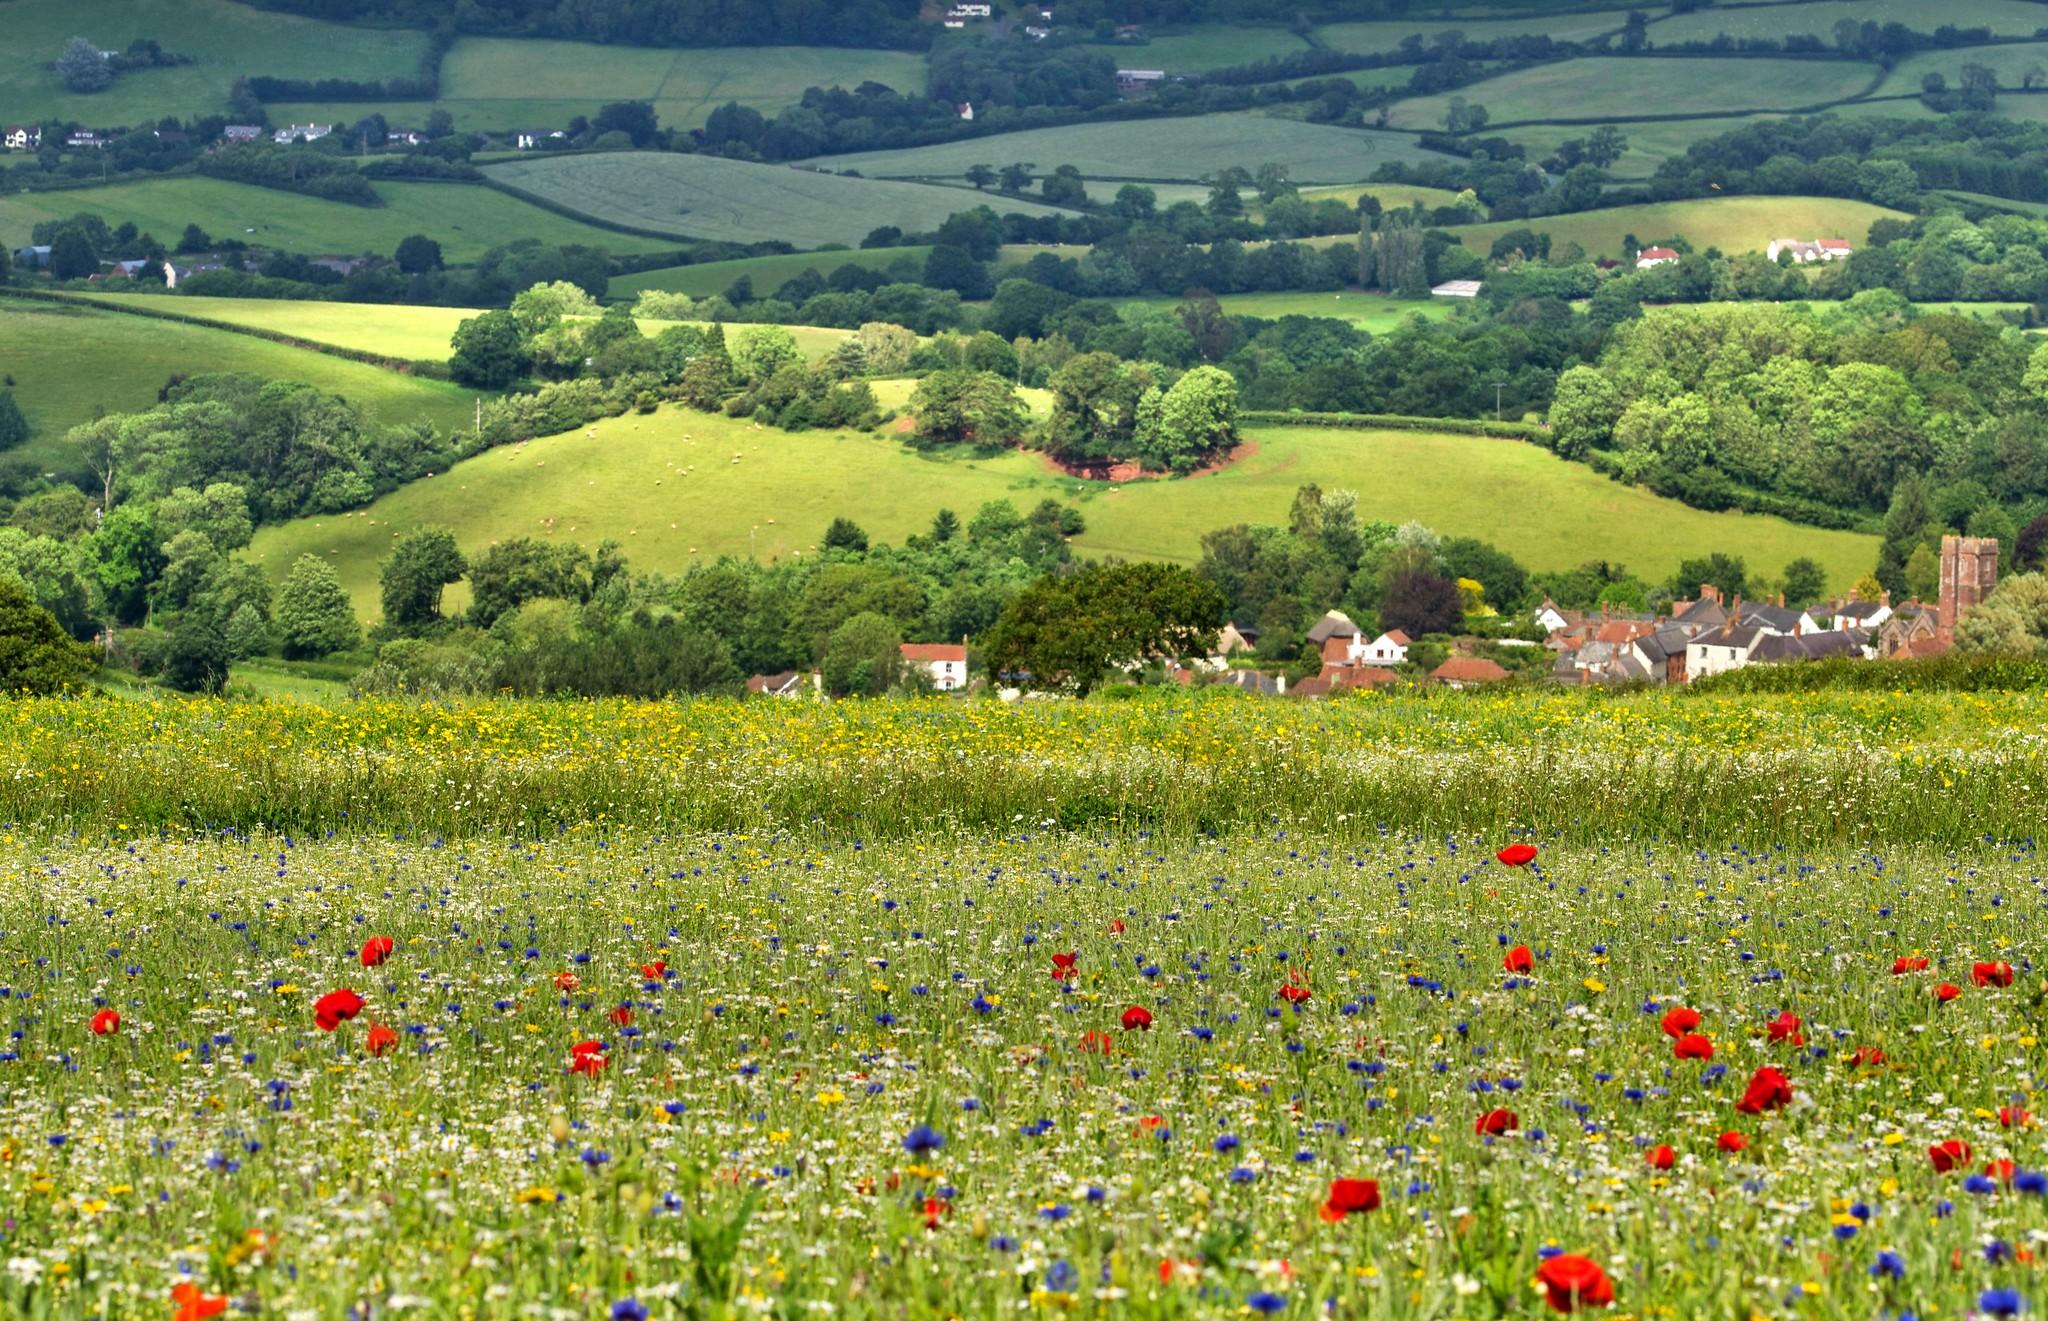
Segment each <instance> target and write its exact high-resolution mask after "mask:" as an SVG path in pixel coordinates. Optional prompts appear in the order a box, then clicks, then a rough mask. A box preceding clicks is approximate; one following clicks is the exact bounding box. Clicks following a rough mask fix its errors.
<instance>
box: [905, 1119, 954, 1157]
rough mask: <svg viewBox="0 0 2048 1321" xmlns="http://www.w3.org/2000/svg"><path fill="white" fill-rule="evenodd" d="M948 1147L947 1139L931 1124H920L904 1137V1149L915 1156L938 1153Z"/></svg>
mask: <svg viewBox="0 0 2048 1321" xmlns="http://www.w3.org/2000/svg"><path fill="white" fill-rule="evenodd" d="M945 1145H946V1139H945V1138H944V1137H943V1136H941V1135H940V1133H939V1131H938V1130H937V1129H935V1128H933V1127H931V1125H929V1124H919V1125H918V1126H917V1127H916V1128H913V1129H911V1130H910V1131H909V1132H908V1133H905V1134H904V1135H903V1149H904V1150H905V1151H907V1152H909V1153H910V1154H911V1155H913V1156H922V1155H924V1154H925V1153H926V1152H928V1151H937V1150H938V1149H939V1148H940V1147H943V1146H945Z"/></svg>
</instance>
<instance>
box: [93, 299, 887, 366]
mask: <svg viewBox="0 0 2048 1321" xmlns="http://www.w3.org/2000/svg"><path fill="white" fill-rule="evenodd" d="M91 297H92V299H93V301H94V302H98V303H104V304H107V305H108V306H112V307H119V306H122V305H123V304H135V305H140V306H143V307H149V308H165V309H168V310H171V311H177V312H184V313H187V314H189V315H191V316H202V317H206V318H208V319H210V320H215V321H228V322H233V323H234V324H235V325H238V326H249V327H251V328H253V329H256V330H269V331H277V332H280V333H283V334H287V335H292V336H295V337H297V338H300V339H304V340H308V341H310V342H312V343H316V344H332V345H335V346H336V347H338V348H344V349H358V350H361V351H362V352H365V353H383V354H390V355H392V356H394V357H400V358H411V359H415V360H424V361H430V362H440V361H444V360H446V358H447V357H448V355H449V353H450V352H452V347H453V346H452V344H451V340H452V338H453V336H454V334H455V328H456V327H457V326H459V325H461V324H462V323H463V322H464V321H466V320H468V319H469V318H471V317H473V316H477V315H478V314H479V313H478V312H477V310H475V309H473V308H464V307H411V306H405V305H402V304H385V303H323V302H304V301H297V300H293V299H282V298H279V299H271V298H194V297H191V296H188V295H175V296H167V295H162V294H99V295H92V296H91ZM670 324H671V323H670V322H667V321H653V320H642V321H641V322H640V326H641V329H643V330H644V331H646V333H648V334H650V335H656V334H659V333H661V331H662V330H664V329H666V328H667V327H668V326H669V325H670ZM745 328H746V327H745V326H744V325H742V324H738V323H735V324H733V325H732V326H730V327H729V328H728V329H729V332H730V333H738V332H740V331H742V330H744V329H745ZM788 329H789V332H790V333H791V334H792V335H794V336H795V337H796V342H797V347H798V348H800V349H802V350H803V351H804V352H805V353H807V354H809V355H811V356H812V357H814V358H815V357H821V356H823V355H824V354H826V353H829V352H831V351H832V349H833V348H834V347H836V346H837V345H838V343H839V342H840V341H841V340H843V339H845V338H846V337H847V335H848V334H850V333H851V332H849V331H844V330H831V329H826V328H823V327H817V326H791V327H788Z"/></svg>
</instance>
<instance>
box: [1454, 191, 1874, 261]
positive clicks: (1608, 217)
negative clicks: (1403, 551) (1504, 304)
mask: <svg viewBox="0 0 2048 1321" xmlns="http://www.w3.org/2000/svg"><path fill="white" fill-rule="evenodd" d="M1902 216H1903V213H1902V212H1898V211H1888V210H1886V209H1885V208H1884V207H1881V206H1875V205H1873V204H1871V203H1869V202H1856V201H1851V200H1849V199H1847V198H1840V197H1707V198H1696V199H1693V200H1691V201H1685V202H1652V203H1649V204H1648V205H1644V206H1617V207H1610V208H1609V209H1607V210H1605V211H1580V212H1577V213H1574V214H1572V215H1564V216H1543V217H1540V218H1538V219H1534V220H1514V221H1508V220H1497V221H1493V222H1491V223H1489V224H1484V225H1462V226H1460V227H1459V228H1458V229H1457V230H1456V231H1455V232H1456V233H1457V235H1458V237H1459V238H1461V239H1463V240H1464V243H1465V246H1466V247H1468V248H1470V249H1471V250H1472V251H1474V252H1476V253H1479V254H1480V255H1481V256H1484V255H1486V253H1487V252H1488V251H1489V250H1490V248H1491V247H1492V244H1493V241H1494V239H1496V238H1498V237H1499V236H1500V235H1502V234H1504V233H1506V232H1507V231H1508V230H1511V229H1523V228H1527V229H1535V230H1538V231H1542V232H1545V233H1548V234H1549V235H1550V238H1551V242H1552V244H1553V246H1556V245H1562V244H1564V243H1566V242H1576V243H1577V244H1578V245H1579V246H1580V247H1582V248H1584V249H1585V250H1586V255H1587V256H1589V257H1623V256H1627V255H1628V254H1627V253H1626V252H1625V251H1624V250H1623V244H1622V239H1623V236H1625V235H1628V234H1634V235H1635V236H1636V237H1637V238H1638V239H1640V240H1641V241H1643V242H1644V243H1653V242H1655V241H1656V240H1658V239H1661V238H1670V237H1672V236H1674V235H1676V236H1678V237H1680V238H1683V239H1685V240H1686V241H1687V242H1688V243H1690V244H1692V246H1693V248H1694V249H1695V250H1696V251H1699V252H1704V251H1706V250H1707V249H1708V248H1710V247H1713V248H1719V249H1721V251H1723V252H1726V253H1731V254H1733V253H1740V252H1762V251H1763V250H1764V249H1766V248H1768V247H1769V246H1770V243H1771V240H1772V239H1775V238H1846V239H1848V240H1849V241H1851V242H1852V243H1858V244H1860V243H1861V242H1862V241H1863V238H1864V236H1865V235H1866V234H1868V233H1869V232H1870V227H1871V225H1872V224H1874V223H1875V222H1877V221H1879V220H1883V219H1887V218H1889V219H1900V218H1902Z"/></svg>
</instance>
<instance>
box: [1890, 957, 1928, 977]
mask: <svg viewBox="0 0 2048 1321" xmlns="http://www.w3.org/2000/svg"><path fill="white" fill-rule="evenodd" d="M1926 971H1927V956H1926V955H1924V954H1901V955H1899V957H1897V958H1896V959H1893V960H1892V976H1894V977H1900V976H1904V975H1905V974H1906V973H1909V972H1926Z"/></svg>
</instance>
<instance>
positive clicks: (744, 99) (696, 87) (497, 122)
mask: <svg viewBox="0 0 2048 1321" xmlns="http://www.w3.org/2000/svg"><path fill="white" fill-rule="evenodd" d="M863 82H878V83H882V84H884V85H886V86H889V87H893V88H895V89H896V90H897V91H899V92H904V93H907V94H916V93H921V92H923V91H924V84H925V68H924V56H922V55H916V54H910V53H907V52H903V51H878V50H850V49H845V48H842V47H836V46H750V47H739V48H736V49H729V50H655V49H648V48H646V47H635V46H601V45H597V44H594V43H590V42H581V41H543V40H530V39H524V40H514V39H510V38H498V37H465V38H463V39H462V40H460V41H458V42H456V43H455V46H454V49H452V50H450V51H449V52H448V57H447V59H446V60H444V61H443V62H442V65H441V97H440V99H439V100H437V101H434V102H431V103H428V102H418V101H415V102H400V103H395V104H389V105H381V106H370V105H365V104H363V103H361V102H345V103H338V104H327V103H280V104H278V105H275V106H272V107H270V111H271V117H272V118H273V119H283V118H286V117H290V118H292V119H294V120H295V121H308V120H318V121H327V120H334V119H351V120H352V119H360V118H361V117H362V116H363V115H365V114H367V113H369V112H370V111H371V110H373V109H376V110H382V111H383V113H384V114H385V115H386V116H387V117H390V118H391V119H392V120H393V122H395V123H403V124H410V125H413V126H415V127H416V126H418V125H419V124H421V123H424V122H425V120H426V117H427V114H428V112H429V111H431V110H436V109H439V110H446V111H448V112H449V113H450V114H452V115H454V116H455V122H456V125H457V126H458V127H460V128H462V129H463V130H464V131H466V132H487V133H488V132H502V131H505V130H509V129H533V128H545V129H555V128H560V127H562V126H563V125H565V124H567V123H568V122H569V121H570V120H571V119H573V118H575V117H576V116H578V115H586V116H587V115H593V114H595V113H596V112H597V109H598V107H599V106H601V105H603V104H605V103H606V102H607V101H627V100H632V101H649V102H652V103H653V105H654V110H655V113H656V114H657V115H659V116H660V117H661V122H662V123H663V124H664V125H667V126H669V127H674V128H696V127H699V126H701V125H702V124H703V123H704V120H705V119H706V117H708V116H709V115H710V113H711V112H712V111H713V110H715V109H717V108H718V107H719V106H721V105H724V104H725V103H726V102H728V101H737V102H739V103H740V104H741V105H744V106H750V107H752V108H753V109H755V110H759V111H760V112H761V113H763V114H765V115H769V116H771V117H772V116H773V115H774V114H776V113H777V112H778V111H780V110H782V109H784V108H785V107H788V106H791V105H794V104H796V103H797V101H799V100H800V99H802V97H803V92H804V89H805V88H806V87H812V86H823V87H830V86H833V85H834V84H837V85H839V86H843V87H858V86H859V85H860V84H861V83H863Z"/></svg>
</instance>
